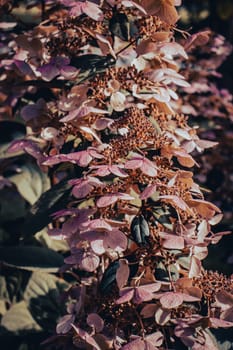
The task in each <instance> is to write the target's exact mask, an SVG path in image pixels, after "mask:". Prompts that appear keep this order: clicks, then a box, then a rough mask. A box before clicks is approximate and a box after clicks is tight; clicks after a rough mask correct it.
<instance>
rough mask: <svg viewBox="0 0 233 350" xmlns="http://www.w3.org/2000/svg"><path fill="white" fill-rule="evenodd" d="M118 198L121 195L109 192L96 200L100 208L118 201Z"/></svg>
mask: <svg viewBox="0 0 233 350" xmlns="http://www.w3.org/2000/svg"><path fill="white" fill-rule="evenodd" d="M118 198H119V196H118V195H117V194H107V195H106V196H103V197H100V198H99V199H98V200H97V201H96V206H97V207H98V208H104V207H108V206H109V205H112V204H114V203H116V201H117V200H118Z"/></svg>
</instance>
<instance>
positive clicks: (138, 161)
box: [124, 158, 143, 169]
mask: <svg viewBox="0 0 233 350" xmlns="http://www.w3.org/2000/svg"><path fill="white" fill-rule="evenodd" d="M142 164H143V159H142V158H134V159H131V160H128V161H127V162H126V163H125V165H124V167H125V169H138V168H140V167H141V166H142Z"/></svg>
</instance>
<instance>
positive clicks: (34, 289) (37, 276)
mask: <svg viewBox="0 0 233 350" xmlns="http://www.w3.org/2000/svg"><path fill="white" fill-rule="evenodd" d="M67 287H68V284H67V283H65V282H64V281H62V280H61V279H59V278H57V277H56V276H53V275H50V274H48V273H44V272H40V271H37V272H34V273H33V274H32V276H31V278H30V280H29V282H28V285H27V288H26V290H25V292H24V300H25V301H26V303H27V305H28V308H29V310H30V312H31V314H32V316H33V318H34V319H35V320H36V321H37V323H38V324H39V325H40V326H41V327H42V328H43V329H46V330H47V331H48V330H51V331H53V330H54V329H55V326H56V321H57V319H58V318H59V317H61V316H62V314H63V313H64V312H65V310H64V305H63V304H61V303H60V298H59V297H60V294H61V293H62V291H64V289H65V288H67Z"/></svg>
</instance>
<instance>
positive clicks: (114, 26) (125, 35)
mask: <svg viewBox="0 0 233 350" xmlns="http://www.w3.org/2000/svg"><path fill="white" fill-rule="evenodd" d="M109 30H110V32H111V33H112V34H113V35H116V36H118V37H119V38H120V39H122V40H125V41H129V40H130V23H129V20H128V17H127V16H126V14H125V13H121V12H114V13H113V16H112V18H111V19H110V21H109Z"/></svg>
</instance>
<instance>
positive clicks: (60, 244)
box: [35, 228, 69, 252]
mask: <svg viewBox="0 0 233 350" xmlns="http://www.w3.org/2000/svg"><path fill="white" fill-rule="evenodd" d="M35 238H36V240H37V241H38V242H40V243H41V245H43V246H44V247H46V248H50V249H52V250H55V251H56V252H59V251H60V252H67V251H68V250H69V246H68V243H67V241H65V240H58V239H53V238H51V237H50V236H49V235H48V233H47V229H46V228H44V229H43V230H41V231H39V232H37V233H36V234H35Z"/></svg>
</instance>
